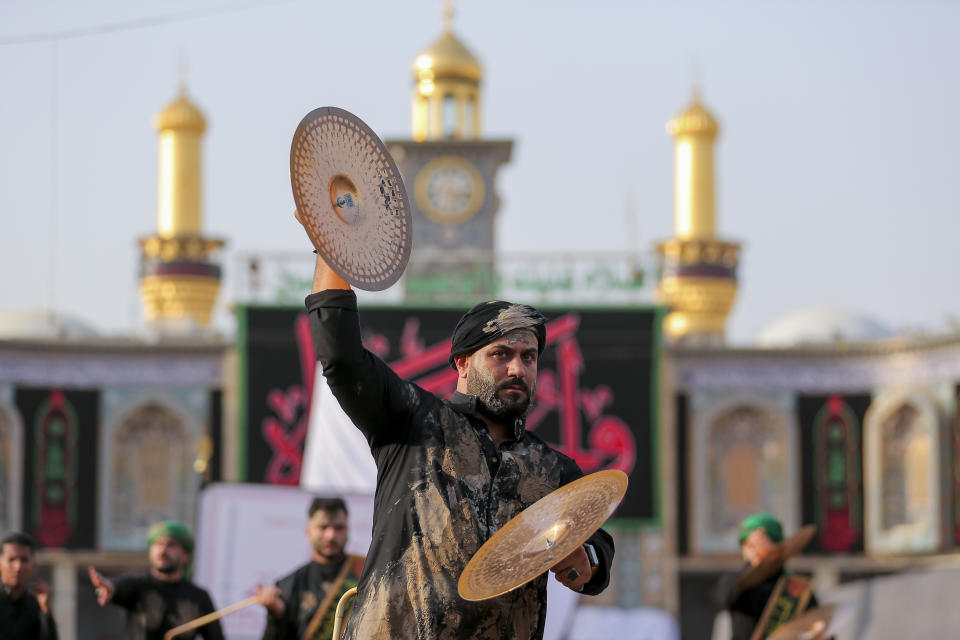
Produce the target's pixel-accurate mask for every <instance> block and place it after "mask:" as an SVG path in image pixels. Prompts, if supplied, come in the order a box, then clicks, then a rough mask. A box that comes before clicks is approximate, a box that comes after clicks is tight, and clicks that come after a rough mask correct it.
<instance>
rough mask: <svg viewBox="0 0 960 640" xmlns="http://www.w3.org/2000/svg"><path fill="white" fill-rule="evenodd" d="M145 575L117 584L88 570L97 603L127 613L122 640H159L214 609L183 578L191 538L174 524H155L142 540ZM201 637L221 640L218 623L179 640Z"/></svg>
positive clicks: (207, 597)
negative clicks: (145, 555)
mask: <svg viewBox="0 0 960 640" xmlns="http://www.w3.org/2000/svg"><path fill="white" fill-rule="evenodd" d="M147 545H148V547H147V549H148V554H149V560H150V571H149V573H147V574H146V575H142V576H126V577H123V578H119V579H118V580H117V581H116V582H114V581H112V580H110V579H108V578H105V577H104V576H102V575H101V574H100V573H99V572H98V571H97V570H96V569H95V568H94V567H92V566H91V567H90V568H89V571H90V582H91V583H92V584H93V586H94V588H95V589H96V594H97V603H98V604H99V605H100V606H101V607H102V606H104V605H106V604H107V603H108V602H112V603H113V604H115V605H117V606H120V607H123V608H124V609H126V610H127V624H126V629H125V630H124V634H123V637H124V638H125V639H126V640H162V638H163V636H164V634H165V633H166V632H167V631H169V630H170V629H173V628H174V627H177V626H180V625H181V624H184V623H186V622H190V621H191V620H195V619H196V618H199V617H200V616H203V615H206V614H208V613H212V612H213V610H214V607H213V602H212V601H211V600H210V594H208V593H207V592H206V591H205V590H204V589H201V588H200V587H198V586H197V585H195V584H193V583H192V582H191V581H190V580H188V579H187V576H188V574H189V571H190V564H191V562H192V560H193V536H192V535H191V534H190V530H189V529H187V528H186V527H185V526H184V525H182V524H180V523H179V522H172V521H165V522H159V523H157V524H155V525H154V526H153V527H152V528H151V529H150V533H149V534H148V537H147ZM197 636H200V637H202V638H205V639H206V640H223V631H222V630H221V628H220V622H219V621H216V620H215V621H213V622H211V623H209V624H206V625H204V626H202V627H199V628H198V629H195V630H193V631H188V632H186V633H184V634H183V635H181V636H178V638H182V639H184V640H189V639H190V638H195V637H197Z"/></svg>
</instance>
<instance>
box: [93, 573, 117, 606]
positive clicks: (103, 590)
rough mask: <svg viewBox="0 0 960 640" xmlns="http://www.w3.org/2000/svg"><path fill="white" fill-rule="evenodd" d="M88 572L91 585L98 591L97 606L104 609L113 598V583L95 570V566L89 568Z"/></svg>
mask: <svg viewBox="0 0 960 640" xmlns="http://www.w3.org/2000/svg"><path fill="white" fill-rule="evenodd" d="M87 571H89V572H90V583H91V584H92V585H93V588H94V589H96V594H97V604H99V605H100V606H101V607H102V606H103V605H105V604H107V603H108V602H110V600H111V599H112V598H113V592H114V588H113V583H112V582H111V581H110V580H108V579H107V578H104V577H103V576H102V575H100V572H99V571H97V570H96V569H94V568H93V565H91V566H89V567H87Z"/></svg>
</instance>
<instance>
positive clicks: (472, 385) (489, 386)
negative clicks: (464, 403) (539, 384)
mask: <svg viewBox="0 0 960 640" xmlns="http://www.w3.org/2000/svg"><path fill="white" fill-rule="evenodd" d="M509 386H518V387H521V388H522V389H523V391H524V397H523V399H521V400H504V399H503V398H501V397H500V396H499V395H497V394H498V392H499V391H501V390H502V389H503V388H504V387H509ZM535 390H536V387H535V386H534V388H533V389H531V388H530V387H529V386H528V385H527V383H526V382H525V381H524V380H523V379H522V378H508V379H506V380H504V381H503V382H501V383H500V384H497V383H496V382H494V379H493V376H492V375H491V374H490V372H489V371H487V370H483V369H479V368H477V367H475V366H473V365H472V364H471V365H470V366H469V368H468V369H467V393H470V394H471V395H474V396H476V397H477V411H479V412H480V413H482V414H483V415H485V416H487V417H488V418H490V419H491V420H494V421H496V422H499V423H500V424H511V423H513V422H514V421H516V420H517V419H518V418H522V417H523V416H525V415H526V413H527V410H528V409H529V408H530V403H531V402H532V401H533V393H534V391H535Z"/></svg>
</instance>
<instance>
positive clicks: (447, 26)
mask: <svg viewBox="0 0 960 640" xmlns="http://www.w3.org/2000/svg"><path fill="white" fill-rule="evenodd" d="M454 11H455V7H454V5H453V0H443V29H444V31H453V14H454Z"/></svg>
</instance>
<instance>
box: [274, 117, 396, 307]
mask: <svg viewBox="0 0 960 640" xmlns="http://www.w3.org/2000/svg"><path fill="white" fill-rule="evenodd" d="M290 182H291V185H292V186H293V199H294V201H295V202H296V203H297V211H298V212H299V218H300V219H301V221H302V222H303V225H304V227H305V228H306V230H307V235H309V236H310V240H311V241H312V242H313V245H314V247H316V249H317V251H318V252H319V253H320V256H321V257H322V258H323V259H324V260H325V261H326V263H327V264H328V265H329V266H330V268H331V269H333V270H334V271H335V272H336V273H337V275H339V276H340V277H341V278H343V279H344V280H346V281H347V282H349V283H350V284H351V285H353V286H355V287H358V288H360V289H366V290H368V291H380V290H382V289H386V288H387V287H389V286H390V285H392V284H393V283H395V282H396V281H397V280H398V279H399V278H400V276H401V275H402V274H403V270H404V269H405V268H406V266H407V261H408V260H409V259H410V243H411V231H412V230H411V219H410V202H409V200H408V198H407V191H406V188H405V187H404V185H403V180H402V178H401V177H400V171H399V170H398V169H397V165H396V163H395V162H394V161H393V158H392V157H390V153H389V152H388V151H387V148H386V147H385V146H384V144H383V142H381V140H380V138H378V137H377V135H376V134H375V133H374V132H373V131H372V130H371V129H370V127H368V126H367V125H366V124H364V122H363V121H362V120H360V118H358V117H356V116H355V115H353V114H352V113H349V112H347V111H344V110H343V109H338V108H336V107H321V108H319V109H314V110H313V111H311V112H310V113H308V114H307V115H306V116H305V117H304V118H303V120H302V121H301V122H300V125H299V126H298V127H297V131H296V133H294V135H293V143H292V145H291V146H290Z"/></svg>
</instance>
